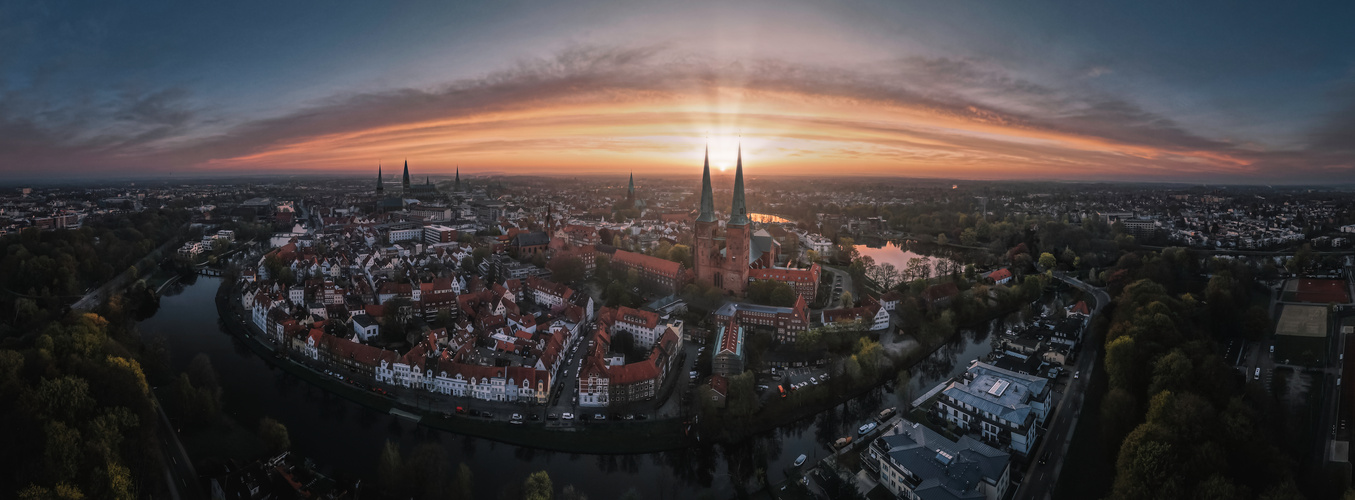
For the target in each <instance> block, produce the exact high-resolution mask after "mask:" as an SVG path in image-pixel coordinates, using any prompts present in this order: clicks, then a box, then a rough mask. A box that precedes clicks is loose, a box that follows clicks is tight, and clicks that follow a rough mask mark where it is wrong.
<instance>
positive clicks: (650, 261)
mask: <svg viewBox="0 0 1355 500" xmlns="http://www.w3.org/2000/svg"><path fill="white" fill-rule="evenodd" d="M612 262H620V263H623V264H627V265H631V266H636V267H643V268H645V269H649V270H651V271H654V272H657V273H659V274H665V275H669V276H677V275H678V272H679V271H681V269H682V265H681V264H678V263H677V262H673V261H671V260H666V259H660V258H658V257H654V256H652V255H645V254H642V253H635V252H627V251H625V250H617V251H616V254H615V255H613V256H612Z"/></svg>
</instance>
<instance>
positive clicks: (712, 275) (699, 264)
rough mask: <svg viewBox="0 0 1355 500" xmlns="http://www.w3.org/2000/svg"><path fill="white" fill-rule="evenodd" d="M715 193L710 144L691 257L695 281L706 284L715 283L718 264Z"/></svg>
mask: <svg viewBox="0 0 1355 500" xmlns="http://www.w3.org/2000/svg"><path fill="white" fill-rule="evenodd" d="M718 225H719V224H718V223H716V222H715V193H714V190H713V189H711V186H710V146H706V166H705V169H704V170H703V171H702V172H701V214H700V215H699V216H697V218H696V224H695V225H694V227H695V229H696V235H695V238H694V239H695V241H696V248H695V249H694V252H695V253H694V255H693V259H692V267H693V268H694V269H692V271H693V272H694V273H695V274H696V279H697V281H700V282H701V283H704V284H706V285H712V286H714V285H716V284H717V279H716V268H717V267H718V266H719V264H720V255H719V252H720V247H719V245H718V244H717V242H716V241H715V229H716V227H717V226H718Z"/></svg>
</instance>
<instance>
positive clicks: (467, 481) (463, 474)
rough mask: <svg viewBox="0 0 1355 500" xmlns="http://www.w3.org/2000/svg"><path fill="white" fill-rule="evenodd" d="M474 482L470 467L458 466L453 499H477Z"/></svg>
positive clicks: (453, 487)
mask: <svg viewBox="0 0 1355 500" xmlns="http://www.w3.org/2000/svg"><path fill="white" fill-rule="evenodd" d="M473 480H474V479H473V476H472V474H471V470H470V466H469V465H466V464H465V463H464V462H463V463H462V464H461V465H459V466H457V468H456V480H455V481H453V482H452V493H453V494H454V495H453V496H452V497H453V498H455V499H456V500H473V499H474V498H475V488H473V486H474V483H473V482H472V481H473ZM584 500H586V499H584Z"/></svg>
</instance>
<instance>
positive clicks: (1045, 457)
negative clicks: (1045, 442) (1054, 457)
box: [1040, 451, 1049, 465]
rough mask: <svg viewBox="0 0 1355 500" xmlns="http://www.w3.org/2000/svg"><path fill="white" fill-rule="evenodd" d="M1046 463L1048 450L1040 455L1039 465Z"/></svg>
mask: <svg viewBox="0 0 1355 500" xmlns="http://www.w3.org/2000/svg"><path fill="white" fill-rule="evenodd" d="M1047 463H1049V452H1047V451H1046V452H1044V454H1043V455H1040V465H1044V464H1047Z"/></svg>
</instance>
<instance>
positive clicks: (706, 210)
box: [696, 144, 749, 226]
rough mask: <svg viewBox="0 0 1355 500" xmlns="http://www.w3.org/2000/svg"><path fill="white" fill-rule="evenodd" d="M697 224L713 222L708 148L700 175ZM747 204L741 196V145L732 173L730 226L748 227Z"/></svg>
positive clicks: (712, 195) (713, 202)
mask: <svg viewBox="0 0 1355 500" xmlns="http://www.w3.org/2000/svg"><path fill="white" fill-rule="evenodd" d="M696 221H697V222H715V191H714V189H712V188H711V185H710V146H709V145H707V146H706V165H705V168H704V169H703V171H702V173H701V215H700V216H698V217H697V218H696ZM748 223H749V220H748V204H747V201H746V199H745V198H744V195H743V145H742V144H740V145H739V161H738V168H737V169H736V170H735V171H734V203H733V204H732V205H731V206H730V210H729V223H728V225H730V226H746V225H748Z"/></svg>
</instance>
